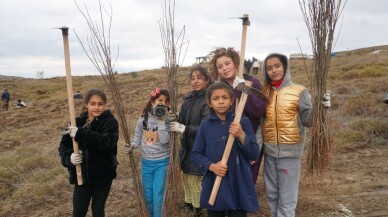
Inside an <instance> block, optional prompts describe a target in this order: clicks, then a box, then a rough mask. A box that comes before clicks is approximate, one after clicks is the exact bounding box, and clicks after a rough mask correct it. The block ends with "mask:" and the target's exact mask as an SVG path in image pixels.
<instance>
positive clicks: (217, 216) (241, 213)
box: [207, 209, 247, 217]
mask: <svg viewBox="0 0 388 217" xmlns="http://www.w3.org/2000/svg"><path fill="white" fill-rule="evenodd" d="M226 214H228V217H247V211H245V210H242V209H237V210H226V211H212V210H207V217H225V216H226Z"/></svg>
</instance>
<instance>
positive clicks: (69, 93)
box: [58, 26, 83, 185]
mask: <svg viewBox="0 0 388 217" xmlns="http://www.w3.org/2000/svg"><path fill="white" fill-rule="evenodd" d="M58 29H60V30H62V36H63V47H64V51H65V68H66V86H67V99H68V102H69V111H70V124H71V126H76V123H75V109H74V99H73V83H72V79H71V69H70V52H69V37H68V36H69V28H68V27H66V26H62V27H61V28H58ZM73 150H74V153H76V154H79V149H78V143H77V142H76V141H75V140H74V139H73ZM75 169H76V173H77V183H78V185H82V184H83V181H82V173H81V165H80V164H77V165H75Z"/></svg>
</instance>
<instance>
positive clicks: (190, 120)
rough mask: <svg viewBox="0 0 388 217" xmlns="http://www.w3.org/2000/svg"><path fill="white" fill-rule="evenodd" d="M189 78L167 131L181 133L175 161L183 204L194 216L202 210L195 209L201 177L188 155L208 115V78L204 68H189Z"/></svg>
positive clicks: (199, 66) (197, 206) (197, 205)
mask: <svg viewBox="0 0 388 217" xmlns="http://www.w3.org/2000/svg"><path fill="white" fill-rule="evenodd" d="M189 77H190V83H191V87H192V88H193V91H192V92H190V93H189V94H187V95H186V96H185V98H184V101H183V103H182V107H181V111H180V113H179V118H178V120H177V121H176V122H171V123H170V130H171V131H172V132H179V133H182V139H181V147H180V150H179V158H180V166H181V170H182V172H183V174H182V179H183V188H184V192H185V205H186V206H188V207H189V208H194V216H200V215H201V213H202V209H201V208H200V207H199V196H200V194H201V183H202V174H201V170H200V169H199V168H198V167H197V165H195V164H194V163H193V162H192V161H191V159H190V156H191V150H192V149H193V146H194V141H195V136H196V134H197V129H198V127H199V124H200V123H201V120H202V119H204V118H205V117H207V116H208V115H209V107H208V106H207V104H206V96H205V94H206V88H207V87H208V86H209V84H210V76H209V74H208V73H207V69H206V68H205V67H203V66H201V65H196V66H194V67H192V68H191V70H190V74H189Z"/></svg>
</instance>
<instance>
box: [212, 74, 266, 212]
mask: <svg viewBox="0 0 388 217" xmlns="http://www.w3.org/2000/svg"><path fill="white" fill-rule="evenodd" d="M236 88H238V89H239V90H241V91H242V94H241V98H240V100H239V101H240V102H239V103H238V106H237V109H236V113H235V116H234V120H233V122H237V123H239V122H240V120H241V116H242V113H243V111H244V107H245V103H246V102H247V98H248V94H249V93H254V94H255V95H257V96H259V97H262V98H264V99H266V100H268V98H267V97H266V96H265V95H264V94H263V93H261V91H259V90H257V89H255V88H252V82H251V81H245V84H244V83H240V84H238V85H237V87H236ZM234 139H235V137H234V136H233V135H231V134H229V137H228V141H227V142H226V146H225V150H224V154H223V155H222V159H221V164H224V165H226V164H227V162H228V159H229V155H230V151H231V150H232V147H233V143H234ZM221 181H222V177H221V176H217V177H216V180H215V181H214V185H213V189H212V192H211V195H210V198H209V204H210V205H214V201H215V199H216V197H217V194H218V189H219V188H220V184H221Z"/></svg>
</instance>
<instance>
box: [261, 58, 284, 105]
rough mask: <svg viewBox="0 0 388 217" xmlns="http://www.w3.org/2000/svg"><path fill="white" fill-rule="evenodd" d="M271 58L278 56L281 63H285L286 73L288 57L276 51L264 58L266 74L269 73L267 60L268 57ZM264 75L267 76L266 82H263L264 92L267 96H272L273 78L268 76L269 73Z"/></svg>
mask: <svg viewBox="0 0 388 217" xmlns="http://www.w3.org/2000/svg"><path fill="white" fill-rule="evenodd" d="M270 58H278V59H279V60H280V63H281V64H282V65H283V68H284V75H285V73H286V71H287V67H288V66H287V57H286V56H284V55H281V54H277V53H274V54H270V55H269V56H267V57H266V58H265V60H264V64H263V70H264V71H265V74H267V69H266V65H267V61H268V59H270ZM263 76H266V77H267V79H264V84H263V92H264V94H265V95H266V96H268V97H270V95H271V94H272V93H273V91H272V88H271V86H272V85H271V79H270V78H268V76H267V75H263Z"/></svg>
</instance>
